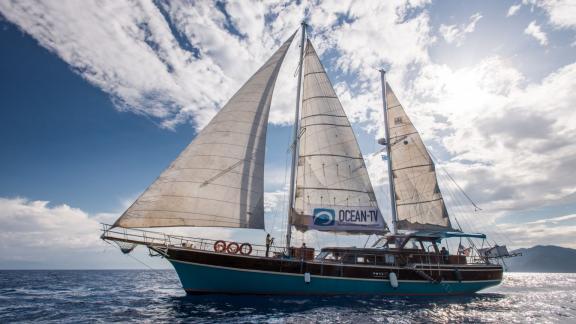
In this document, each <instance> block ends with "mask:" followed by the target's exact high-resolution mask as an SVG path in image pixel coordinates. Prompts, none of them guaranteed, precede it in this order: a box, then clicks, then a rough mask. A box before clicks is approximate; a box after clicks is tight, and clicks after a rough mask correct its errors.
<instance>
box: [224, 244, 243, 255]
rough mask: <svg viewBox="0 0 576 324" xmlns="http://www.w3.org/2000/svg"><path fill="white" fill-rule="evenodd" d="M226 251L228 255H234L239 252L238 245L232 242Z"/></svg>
mask: <svg viewBox="0 0 576 324" xmlns="http://www.w3.org/2000/svg"><path fill="white" fill-rule="evenodd" d="M226 251H228V253H230V254H236V253H238V252H239V251H240V246H239V245H238V243H236V242H232V243H230V244H228V247H227V248H226Z"/></svg>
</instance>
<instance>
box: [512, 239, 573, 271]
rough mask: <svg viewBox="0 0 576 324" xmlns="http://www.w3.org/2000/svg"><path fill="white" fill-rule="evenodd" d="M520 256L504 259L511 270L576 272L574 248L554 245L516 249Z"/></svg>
mask: <svg viewBox="0 0 576 324" xmlns="http://www.w3.org/2000/svg"><path fill="white" fill-rule="evenodd" d="M513 252H520V253H522V256H519V257H515V258H510V259H505V261H506V264H507V265H508V270H509V271H512V272H576V250H574V249H569V248H563V247H559V246H554V245H536V246H534V247H531V248H527V249H518V250H515V251H513Z"/></svg>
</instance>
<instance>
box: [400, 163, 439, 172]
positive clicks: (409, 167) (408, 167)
mask: <svg viewBox="0 0 576 324" xmlns="http://www.w3.org/2000/svg"><path fill="white" fill-rule="evenodd" d="M431 165H432V163H428V164H420V165H412V166H407V167H403V168H399V169H392V171H402V170H406V169H413V168H420V167H425V166H431Z"/></svg>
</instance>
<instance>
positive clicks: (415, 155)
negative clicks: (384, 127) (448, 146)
mask: <svg viewBox="0 0 576 324" xmlns="http://www.w3.org/2000/svg"><path fill="white" fill-rule="evenodd" d="M386 87H387V88H386V102H387V108H388V109H387V113H388V123H389V125H388V130H389V132H390V133H389V141H390V143H389V145H390V154H391V156H390V159H391V161H392V172H393V175H394V176H393V181H394V189H395V196H396V212H397V223H396V225H397V229H402V230H446V229H449V230H452V227H451V225H450V218H449V217H448V212H447V211H446V205H445V204H444V199H443V198H442V193H441V192H440V188H439V187H438V180H437V178H436V171H435V167H434V162H433V161H432V159H431V158H430V155H429V154H428V151H426V147H425V146H424V143H423V142H422V138H420V135H419V134H418V131H417V130H416V128H415V127H414V125H413V124H412V122H411V121H410V118H408V115H406V112H405V111H404V108H402V105H401V104H400V102H399V101H398V98H396V95H395V94H394V92H393V91H392V89H391V88H390V86H389V85H388V84H386Z"/></svg>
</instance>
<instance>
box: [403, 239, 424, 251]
mask: <svg viewBox="0 0 576 324" xmlns="http://www.w3.org/2000/svg"><path fill="white" fill-rule="evenodd" d="M404 248H405V249H409V250H421V249H422V247H421V246H420V240H418V239H415V238H411V239H409V240H408V242H406V244H404Z"/></svg>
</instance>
